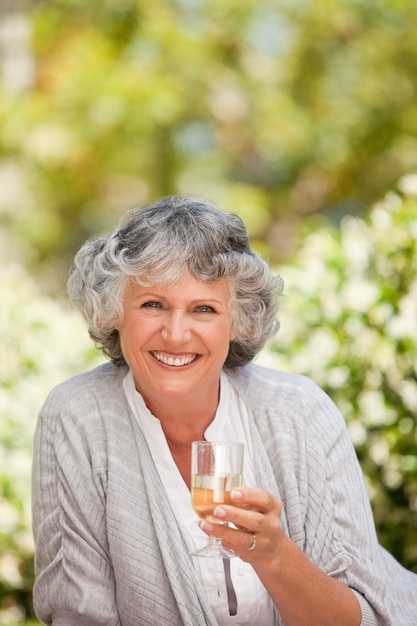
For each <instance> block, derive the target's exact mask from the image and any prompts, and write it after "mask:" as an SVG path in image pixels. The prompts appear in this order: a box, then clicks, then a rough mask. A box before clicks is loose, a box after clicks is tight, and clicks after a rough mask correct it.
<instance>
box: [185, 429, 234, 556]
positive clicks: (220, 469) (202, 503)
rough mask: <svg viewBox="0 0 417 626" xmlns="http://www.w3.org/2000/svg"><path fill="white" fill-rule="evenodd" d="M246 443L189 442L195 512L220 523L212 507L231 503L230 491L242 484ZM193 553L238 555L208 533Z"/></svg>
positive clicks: (192, 496)
mask: <svg viewBox="0 0 417 626" xmlns="http://www.w3.org/2000/svg"><path fill="white" fill-rule="evenodd" d="M244 449H245V445H244V444H243V443H234V442H211V441H193V442H192V444H191V499H192V504H193V508H194V510H195V512H196V513H197V515H199V516H200V517H201V519H204V520H207V521H208V522H211V523H212V524H213V523H214V524H222V523H223V522H222V521H221V520H219V518H217V517H214V515H213V511H214V509H215V508H216V507H217V506H219V505H221V504H233V502H232V499H231V492H232V490H233V489H234V488H235V487H240V485H241V484H242V472H243V454H244ZM191 554H192V556H204V557H220V558H223V559H225V558H226V559H227V558H231V557H234V556H237V554H236V553H235V552H233V550H230V549H229V548H225V547H224V546H223V545H222V542H221V539H219V538H217V537H209V538H208V542H207V544H206V545H205V546H204V547H203V548H202V549H201V550H197V551H196V552H192V553H191Z"/></svg>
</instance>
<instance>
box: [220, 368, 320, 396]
mask: <svg viewBox="0 0 417 626" xmlns="http://www.w3.org/2000/svg"><path fill="white" fill-rule="evenodd" d="M226 374H227V376H228V378H229V380H230V381H231V383H232V384H233V385H234V386H235V387H236V388H237V389H238V391H245V390H248V389H249V390H250V393H251V394H253V393H255V394H256V395H257V396H260V397H264V398H265V399H269V396H270V395H275V394H276V393H291V394H296V395H300V396H303V395H308V396H309V397H311V396H312V395H313V396H314V395H317V396H318V397H319V396H322V395H325V393H324V391H323V390H322V389H321V388H320V387H319V386H318V385H317V384H316V383H315V382H314V381H313V380H312V379H311V378H308V377H307V376H303V375H301V374H292V373H290V372H284V371H283V370H277V369H272V368H270V367H265V366H262V365H258V364H255V363H249V364H248V365H244V366H242V367H233V368H228V369H227V370H226Z"/></svg>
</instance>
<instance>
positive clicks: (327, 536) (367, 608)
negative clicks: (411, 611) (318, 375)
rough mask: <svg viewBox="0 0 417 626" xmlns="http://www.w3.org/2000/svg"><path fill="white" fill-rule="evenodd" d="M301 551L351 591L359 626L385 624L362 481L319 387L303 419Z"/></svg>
mask: <svg viewBox="0 0 417 626" xmlns="http://www.w3.org/2000/svg"><path fill="white" fill-rule="evenodd" d="M306 433H307V434H306V457H307V466H306V467H307V474H308V480H307V484H308V489H309V507H308V509H307V512H306V518H305V529H306V536H305V541H306V545H305V551H306V553H307V554H308V555H309V556H310V558H311V560H312V561H313V562H314V563H316V565H318V567H319V568H320V569H321V570H323V571H324V572H326V573H327V574H328V575H329V576H333V577H335V578H338V579H339V580H341V581H342V582H344V583H345V584H346V585H348V586H349V587H350V588H351V589H352V590H353V591H354V593H355V594H356V596H357V598H358V600H359V603H360V605H361V609H362V625H363V626H382V625H383V624H390V623H391V621H390V618H389V615H388V612H387V606H386V581H385V577H384V576H383V570H382V564H381V557H380V549H379V545H378V540H377V536H376V531H375V525H374V521H373V515H372V511H371V506H370V502H369V497H368V494H367V490H366V485H365V481H364V478H363V474H362V471H361V469H360V466H359V462H358V460H357V457H356V453H355V450H354V448H353V444H352V442H351V440H350V437H349V434H348V431H347V428H346V425H345V422H344V420H343V418H342V416H341V415H340V413H339V411H338V410H337V408H336V407H335V406H334V404H333V402H332V401H331V400H330V398H328V396H327V395H326V394H324V392H322V391H321V390H318V389H317V390H316V391H315V393H314V397H311V398H310V415H309V420H308V423H307V424H306Z"/></svg>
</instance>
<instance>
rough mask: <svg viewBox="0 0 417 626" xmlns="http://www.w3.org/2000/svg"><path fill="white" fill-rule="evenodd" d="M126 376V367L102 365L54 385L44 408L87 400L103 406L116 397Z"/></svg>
mask: <svg viewBox="0 0 417 626" xmlns="http://www.w3.org/2000/svg"><path fill="white" fill-rule="evenodd" d="M126 374H127V367H126V366H116V365H114V364H113V363H104V364H102V365H99V366H97V367H95V368H94V369H92V370H89V371H86V372H82V373H80V374H76V375H75V376H73V377H71V378H69V379H67V380H65V381H63V382H61V383H59V384H58V385H56V386H55V387H54V388H53V389H52V390H51V391H50V392H49V394H48V396H47V398H46V400H45V405H44V406H49V405H51V404H53V405H57V404H58V405H60V406H70V405H74V404H82V403H85V402H87V401H88V400H89V401H94V402H95V403H97V402H99V403H100V404H103V403H104V404H105V403H107V402H109V401H110V400H114V399H116V398H117V397H118V395H119V393H120V392H121V391H122V383H123V379H124V377H125V376H126Z"/></svg>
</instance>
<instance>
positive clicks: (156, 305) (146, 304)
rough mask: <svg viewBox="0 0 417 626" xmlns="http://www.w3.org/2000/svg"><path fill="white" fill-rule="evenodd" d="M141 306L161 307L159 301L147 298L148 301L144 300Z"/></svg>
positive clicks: (148, 307)
mask: <svg viewBox="0 0 417 626" xmlns="http://www.w3.org/2000/svg"><path fill="white" fill-rule="evenodd" d="M142 306H143V307H145V308H147V309H159V308H160V307H161V303H160V302H155V301H154V300H149V301H148V302H144V303H143V304H142Z"/></svg>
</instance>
